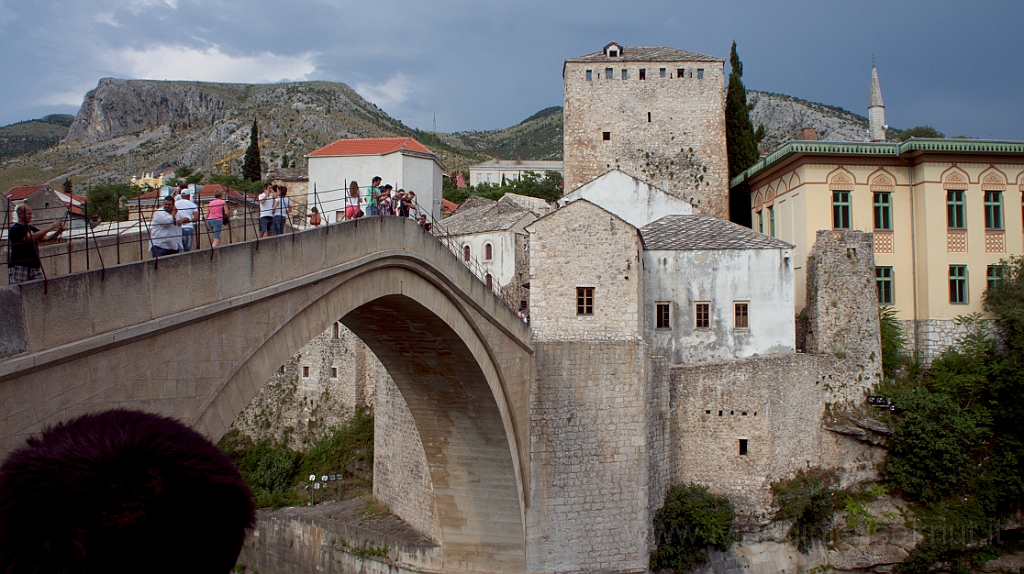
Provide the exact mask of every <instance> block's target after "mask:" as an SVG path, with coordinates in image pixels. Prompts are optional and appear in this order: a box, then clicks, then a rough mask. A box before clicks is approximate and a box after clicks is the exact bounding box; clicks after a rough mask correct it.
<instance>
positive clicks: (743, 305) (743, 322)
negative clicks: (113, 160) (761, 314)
mask: <svg viewBox="0 0 1024 574" xmlns="http://www.w3.org/2000/svg"><path fill="white" fill-rule="evenodd" d="M733 326H734V327H735V328H737V329H749V328H750V303H748V302H746V301H743V302H736V303H733Z"/></svg>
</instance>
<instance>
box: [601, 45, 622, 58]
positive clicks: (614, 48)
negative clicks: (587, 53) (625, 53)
mask: <svg viewBox="0 0 1024 574" xmlns="http://www.w3.org/2000/svg"><path fill="white" fill-rule="evenodd" d="M604 55H605V56H608V57H609V58H618V57H619V56H621V55H622V46H620V45H618V44H616V43H615V42H612V43H611V44H608V45H607V46H605V47H604Z"/></svg>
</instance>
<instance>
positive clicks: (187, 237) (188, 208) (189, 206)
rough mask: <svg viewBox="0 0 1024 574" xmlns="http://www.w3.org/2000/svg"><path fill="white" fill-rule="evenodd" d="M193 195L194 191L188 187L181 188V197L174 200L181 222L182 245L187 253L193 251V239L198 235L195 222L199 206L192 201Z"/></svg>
mask: <svg viewBox="0 0 1024 574" xmlns="http://www.w3.org/2000/svg"><path fill="white" fill-rule="evenodd" d="M191 195H192V192H191V191H189V189H188V188H187V187H186V188H184V189H182V190H181V199H179V200H177V201H175V202H174V208H175V209H177V210H178V215H177V216H176V218H177V220H178V221H180V222H181V247H182V251H185V252H186V253H187V252H189V251H192V240H193V239H195V236H196V229H195V226H194V225H193V224H194V223H195V221H196V214H197V213H199V206H198V205H196V204H195V203H192V197H191Z"/></svg>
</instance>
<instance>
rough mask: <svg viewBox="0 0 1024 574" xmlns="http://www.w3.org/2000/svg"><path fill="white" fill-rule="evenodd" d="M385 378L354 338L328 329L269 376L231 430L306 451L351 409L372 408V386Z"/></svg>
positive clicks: (341, 328)
mask: <svg viewBox="0 0 1024 574" xmlns="http://www.w3.org/2000/svg"><path fill="white" fill-rule="evenodd" d="M384 380H387V381H388V382H391V377H390V376H389V375H388V373H387V370H385V369H384V365H381V363H380V361H379V360H378V359H377V357H376V356H375V355H374V354H373V352H372V351H370V349H369V348H368V347H367V346H366V345H365V344H364V343H363V342H362V341H361V340H360V339H359V337H356V335H355V334H354V333H352V331H349V330H348V329H347V328H345V326H344V325H340V324H339V325H338V327H337V330H335V328H334V327H333V326H332V327H331V328H330V329H328V330H326V331H324V332H323V333H321V334H320V335H318V336H317V337H316V338H315V339H313V340H312V341H310V342H309V343H308V344H306V345H305V346H304V347H302V349H300V350H299V352H298V353H296V354H295V355H294V356H292V357H291V359H289V361H288V363H287V364H285V365H282V368H281V370H279V371H278V372H277V373H273V374H270V376H269V379H268V380H267V383H266V384H265V385H263V388H262V389H261V390H260V392H259V393H258V394H257V395H256V397H255V398H253V400H252V401H250V403H249V404H248V405H247V406H246V407H245V409H244V410H243V411H242V413H241V414H239V415H238V418H236V419H235V422H234V423H233V424H232V425H231V428H232V429H233V430H237V431H238V432H239V433H241V434H243V435H246V436H249V437H250V438H252V439H253V440H254V441H256V442H259V441H261V440H266V439H271V440H280V439H284V440H285V441H286V442H287V443H288V446H290V447H291V448H308V447H309V446H310V445H312V443H313V442H315V441H316V440H317V439H319V438H321V437H322V436H324V435H325V434H326V433H327V432H328V430H329V429H330V428H331V427H334V426H337V425H339V424H341V423H343V422H345V421H347V420H349V419H351V418H352V416H353V415H355V412H356V408H358V407H364V406H371V405H373V394H374V387H375V384H376V383H377V381H384ZM391 384H392V385H393V384H394V383H393V382H391Z"/></svg>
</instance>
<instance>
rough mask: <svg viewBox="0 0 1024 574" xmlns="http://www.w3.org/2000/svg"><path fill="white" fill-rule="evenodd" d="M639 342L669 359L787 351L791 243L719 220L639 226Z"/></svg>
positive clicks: (692, 218) (671, 219)
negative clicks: (641, 320) (641, 283)
mask: <svg viewBox="0 0 1024 574" xmlns="http://www.w3.org/2000/svg"><path fill="white" fill-rule="evenodd" d="M640 236H641V237H642V238H643V267H644V315H645V316H644V339H646V340H647V342H648V344H649V345H650V346H651V349H652V351H653V352H655V353H656V354H658V355H660V356H662V357H666V358H667V359H668V361H669V364H673V365H678V364H687V363H706V362H714V361H723V360H729V359H739V358H742V357H751V356H754V355H771V354H778V353H793V352H794V351H795V348H794V337H795V334H794V323H793V315H792V313H791V312H790V308H791V307H790V305H792V303H793V261H792V249H793V246H792V245H790V244H788V243H785V242H783V241H780V240H778V239H775V238H772V237H769V236H767V235H764V234H761V233H757V232H756V231H753V230H751V229H748V228H746V227H742V226H740V225H736V224H735V223H731V222H728V221H723V220H721V219H715V218H712V217H706V216H700V215H671V216H667V217H663V218H661V219H659V220H658V221H655V222H654V223H651V224H649V225H646V226H644V227H643V228H642V229H640Z"/></svg>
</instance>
